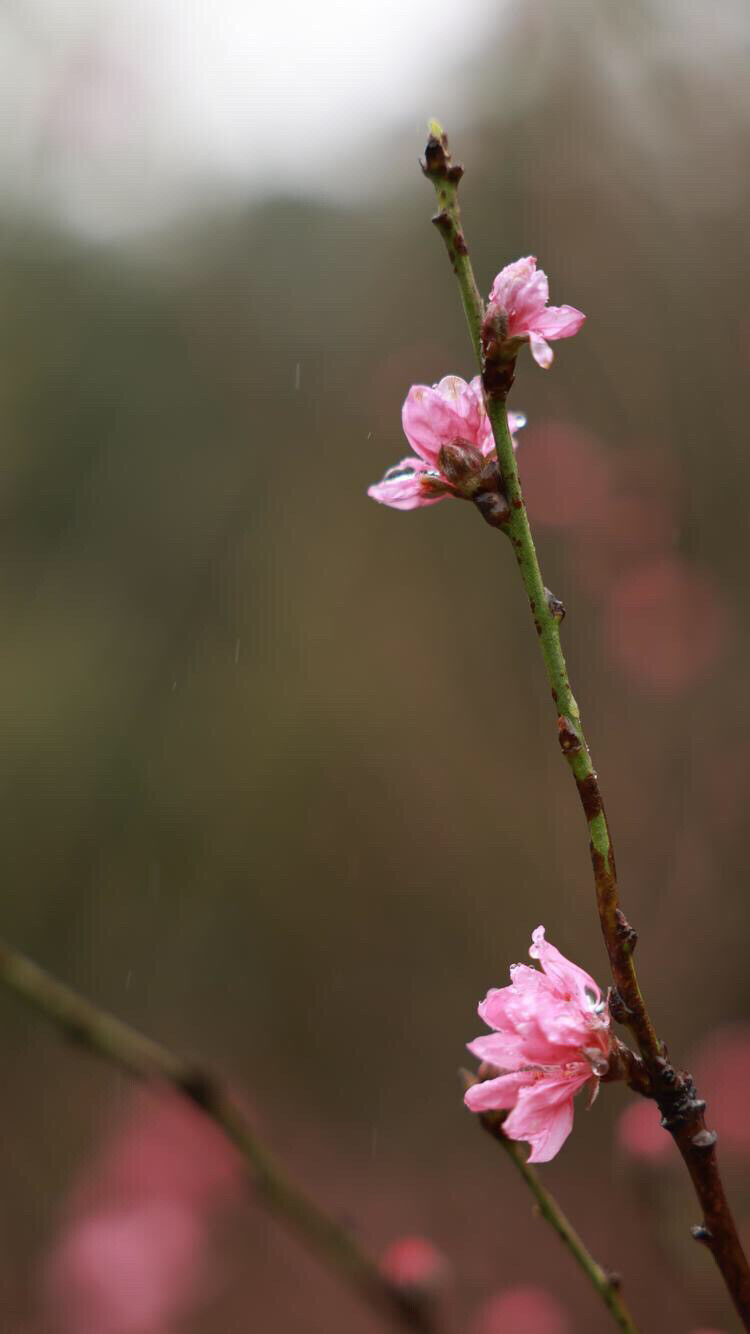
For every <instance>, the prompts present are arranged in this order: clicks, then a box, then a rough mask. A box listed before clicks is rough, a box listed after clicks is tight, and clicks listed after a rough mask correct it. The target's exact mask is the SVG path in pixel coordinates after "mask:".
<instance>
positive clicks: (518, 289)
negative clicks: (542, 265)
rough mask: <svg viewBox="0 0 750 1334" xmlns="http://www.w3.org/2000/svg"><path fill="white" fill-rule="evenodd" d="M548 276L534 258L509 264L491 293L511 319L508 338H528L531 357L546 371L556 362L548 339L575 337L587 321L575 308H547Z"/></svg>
mask: <svg viewBox="0 0 750 1334" xmlns="http://www.w3.org/2000/svg"><path fill="white" fill-rule="evenodd" d="M548 300H549V284H548V282H547V275H546V273H544V271H543V270H542V269H537V267H536V260H535V259H534V257H533V255H527V256H526V258H525V259H517V260H516V261H515V263H514V264H506V266H505V268H504V269H502V270H501V272H500V273H498V275H497V277H496V279H495V281H494V283H493V284H492V291H491V293H490V306H491V307H492V306H495V307H496V308H497V309H498V311H499V312H502V314H503V315H504V316H505V319H506V320H507V329H508V338H509V339H513V338H528V340H529V345H530V348H531V355H532V357H533V358H534V360H535V361H536V362H537V364H538V365H539V366H542V367H544V368H545V369H546V367H548V366H549V365H550V364H551V362H552V349H551V347H549V345H548V343H547V341H546V340H547V339H548V338H552V339H554V338H571V337H572V336H573V334H575V333H577V332H578V330H579V329H580V327H581V325H582V324H583V321H584V319H585V318H586V317H585V315H584V314H583V312H582V311H580V310H576V308H575V307H574V306H549V307H548V306H547V301H548Z"/></svg>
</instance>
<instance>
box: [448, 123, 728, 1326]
mask: <svg viewBox="0 0 750 1334" xmlns="http://www.w3.org/2000/svg"><path fill="white" fill-rule="evenodd" d="M422 170H423V171H424V173H425V175H426V176H428V177H429V178H430V180H431V181H432V183H433V185H434V186H435V190H436V192H437V196H438V203H439V205H440V212H439V214H438V217H437V219H433V221H436V222H439V228H440V232H441V235H442V237H443V240H444V241H445V244H446V248H447V250H448V255H449V258H450V259H451V262H452V264H453V267H454V270H455V272H456V276H457V278H458V281H459V287H460V291H461V299H462V302H463V306H464V310H465V311H466V318H467V322H468V325H469V332H470V334H471V341H472V344H473V347H474V353H475V356H476V358H477V363H478V365H479V370H480V372H481V375H482V382H483V385H484V391H485V398H486V402H487V412H488V414H489V418H490V422H491V425H492V431H493V435H494V437H495V445H496V447H497V459H498V467H499V469H500V473H501V476H502V483H503V490H504V492H505V497H506V499H507V502H508V511H507V515H504V517H503V521H502V523H501V524H498V525H497V526H499V527H502V529H503V531H504V532H505V533H506V534H507V536H508V537H509V538H510V541H511V544H512V546H513V551H514V554H515V557H516V561H517V564H518V568H519V571H520V574H521V579H522V581H523V585H524V588H525V590H526V594H527V597H528V599H529V606H530V608H531V614H532V617H533V619H534V625H535V627H536V631H537V634H538V636H539V643H540V648H541V651H542V658H543V659H544V666H545V670H546V673H547V680H548V683H549V687H550V691H551V693H552V700H553V703H554V705H555V709H556V712H557V726H558V738H559V742H560V746H561V748H562V751H563V754H564V756H565V759H566V760H567V763H568V766H569V768H570V770H571V772H572V774H573V777H574V779H575V783H576V787H577V788H578V795H579V797H580V800H581V805H582V807H583V812H584V816H585V818H586V824H587V826H588V833H589V851H590V853H591V862H592V866H593V871H594V886H595V890H596V902H597V908H598V911H599V922H600V925H601V929H602V935H603V936H604V943H605V946H606V949H607V953H608V955H609V963H610V969H611V972H612V978H613V981H614V984H615V985H614V991H613V993H612V1001H611V1010H612V1016H613V1018H614V1019H615V1020H616V1021H617V1022H618V1023H620V1024H623V1025H625V1026H626V1027H627V1028H628V1029H630V1032H631V1033H632V1034H633V1037H634V1038H635V1041H636V1043H637V1045H638V1050H639V1051H640V1053H641V1058H642V1062H643V1072H642V1073H643V1074H645V1076H646V1084H647V1088H648V1093H647V1096H649V1097H652V1098H654V1099H655V1101H656V1102H657V1104H658V1106H659V1110H660V1111H661V1114H662V1124H663V1125H664V1126H665V1128H666V1129H667V1130H669V1132H670V1134H671V1135H672V1137H673V1139H674V1140H675V1143H676V1144H677V1147H678V1149H679V1151H680V1153H681V1155H682V1158H683V1160H684V1162H685V1164H686V1166H687V1169H688V1172H689V1173H690V1178H691V1180H692V1182H693V1186H694V1188H695V1192H696V1195H697V1196H698V1200H699V1201H700V1205H701V1208H702V1210H703V1223H702V1224H701V1225H700V1226H699V1227H697V1228H694V1229H693V1235H694V1236H695V1237H696V1239H697V1240H699V1241H701V1242H703V1243H705V1245H706V1246H707V1247H708V1248H709V1250H710V1251H711V1253H712V1255H713V1257H714V1259H715V1261H716V1263H717V1265H718V1267H719V1269H720V1271H721V1274H722V1277H723V1279H724V1282H725V1283H726V1286H727V1288H728V1290H729V1293H730V1295H731V1297H732V1300H733V1302H734V1304H735V1307H736V1308H737V1311H738V1312H739V1314H740V1316H741V1317H742V1320H743V1322H744V1327H745V1329H748V1330H750V1267H749V1266H748V1262H747V1259H746V1257H745V1255H744V1252H743V1250H742V1246H741V1244H740V1239H739V1236H738V1233H737V1228H736V1225H735V1222H734V1218H733V1217H732V1212H731V1209H730V1207H729V1203H728V1201H727V1198H726V1194H725V1192H724V1187H723V1185H722V1182H721V1177H720V1175H719V1168H718V1164H717V1159H716V1135H715V1133H714V1132H713V1131H711V1130H708V1129H707V1128H706V1122H705V1117H704V1111H705V1106H706V1104H705V1103H704V1102H703V1100H702V1099H701V1098H698V1097H697V1094H696V1090H695V1085H694V1084H693V1081H692V1079H691V1078H690V1076H689V1075H686V1074H683V1073H682V1072H680V1071H677V1070H676V1069H675V1068H674V1067H673V1066H672V1065H671V1064H670V1063H669V1061H668V1060H667V1058H666V1054H665V1053H666V1048H665V1047H664V1045H663V1043H662V1042H660V1040H659V1038H658V1037H657V1035H656V1030H655V1029H654V1026H653V1023H652V1021H651V1018H650V1016H649V1013H648V1010H647V1008H646V1002H645V1000H644V998H643V995H642V993H641V989H640V986H639V983H638V976H637V973H636V969H635V964H634V962H633V950H634V948H635V944H636V940H637V936H636V933H635V931H633V929H632V927H631V926H630V924H629V922H628V921H627V919H626V917H625V915H624V913H623V912H622V910H621V908H620V898H619V889H618V883H617V870H616V867H615V855H614V848H613V846H612V838H611V835H610V831H609V824H608V822H607V817H606V814H605V811H604V802H603V800H602V794H601V790H600V788H599V781H598V779H597V776H596V772H595V770H594V766H593V763H592V760H591V753H590V751H589V747H588V744H587V742H586V737H585V735H584V731H583V726H582V723H581V715H580V711H579V708H578V705H577V703H576V700H575V697H574V695H573V692H572V690H571V688H570V681H569V679H568V670H567V666H566V663H565V657H564V654H563V650H562V645H561V642H560V621H561V619H562V615H561V605H560V603H559V602H558V601H557V599H555V598H553V597H552V596H551V595H550V594H549V593H548V591H547V589H546V588H545V586H544V580H543V579H542V572H541V569H540V566H539V560H538V557H537V554H536V549H535V547H534V540H533V537H532V533H531V527H530V525H529V519H528V515H527V513H526V506H525V504H524V499H523V492H522V490H521V482H520V479H519V476H518V467H517V465H516V459H515V454H514V451H513V441H512V439H511V434H510V430H509V427H508V416H507V411H506V406H505V400H506V397H507V392H508V389H509V388H510V385H511V384H512V382H513V371H514V363H512V362H511V363H508V362H507V360H505V361H502V360H495V359H494V358H493V344H492V331H491V330H487V329H485V327H484V324H483V320H484V307H483V305H482V299H481V297H480V295H479V291H478V288H477V285H476V281H475V279H474V275H473V272H472V267H471V260H470V258H469V253H468V248H467V245H466V240H465V237H464V233H463V227H462V224H461V213H460V209H459V205H458V183H459V181H460V179H461V177H462V175H463V169H462V168H461V167H459V166H458V164H456V163H453V161H452V158H451V154H450V151H449V148H448V140H447V137H446V135H445V134H444V133H443V131H442V130H441V128H440V126H438V125H432V126H431V133H430V138H429V140H428V143H427V148H426V150H425V160H424V162H423V164H422ZM457 257H459V258H460V264H459V262H458V258H457ZM488 323H489V321H488ZM477 327H479V329H480V339H479V345H477V338H476V330H477ZM641 1091H643V1090H641Z"/></svg>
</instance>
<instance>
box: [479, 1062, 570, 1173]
mask: <svg viewBox="0 0 750 1334" xmlns="http://www.w3.org/2000/svg"><path fill="white" fill-rule="evenodd" d="M506 1078H509V1079H512V1078H516V1076H513V1075H508V1076H506ZM591 1078H592V1074H591V1070H590V1068H589V1066H587V1065H576V1066H570V1067H568V1068H567V1069H566V1070H565V1071H562V1072H559V1073H555V1074H550V1075H545V1076H543V1078H541V1079H537V1080H536V1081H535V1082H534V1083H533V1084H529V1085H528V1086H527V1087H525V1088H520V1089H519V1091H518V1101H517V1103H516V1105H515V1107H514V1109H513V1111H512V1112H511V1113H510V1116H508V1117H507V1118H506V1120H505V1122H504V1123H503V1129H504V1131H505V1133H506V1135H508V1137H509V1138H510V1139H517V1140H525V1141H526V1143H528V1144H530V1145H531V1153H530V1154H529V1159H528V1161H529V1162H530V1163H548V1162H549V1161H550V1159H551V1158H554V1157H555V1154H556V1153H559V1151H560V1149H561V1148H562V1146H563V1144H564V1143H565V1141H566V1139H567V1138H568V1135H569V1134H570V1132H571V1130H572V1129H573V1098H574V1096H575V1094H576V1093H577V1092H578V1091H579V1089H581V1088H583V1085H584V1084H585V1083H586V1082H587V1081H588V1080H589V1079H591ZM492 1082H494V1081H492Z"/></svg>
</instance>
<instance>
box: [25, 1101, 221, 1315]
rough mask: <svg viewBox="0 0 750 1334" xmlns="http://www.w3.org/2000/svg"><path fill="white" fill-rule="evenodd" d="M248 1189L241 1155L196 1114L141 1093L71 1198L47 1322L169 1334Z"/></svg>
mask: <svg viewBox="0 0 750 1334" xmlns="http://www.w3.org/2000/svg"><path fill="white" fill-rule="evenodd" d="M245 1181H246V1177H245V1173H244V1170H243V1166H242V1160H241V1159H240V1157H239V1154H238V1153H237V1152H236V1150H235V1149H233V1148H232V1146H231V1145H230V1144H229V1143H228V1142H227V1141H226V1139H225V1138H224V1137H223V1136H222V1135H221V1133H220V1131H219V1130H218V1129H217V1127H216V1126H214V1125H213V1124H212V1123H211V1122H210V1121H209V1120H208V1118H207V1117H206V1116H204V1115H202V1113H201V1112H199V1111H198V1109H197V1108H194V1107H192V1106H191V1105H190V1104H189V1103H187V1102H186V1101H185V1100H184V1099H181V1098H179V1097H177V1096H176V1095H173V1094H169V1093H165V1094H159V1095H158V1096H155V1095H154V1094H153V1092H151V1091H149V1092H147V1093H145V1094H144V1093H140V1092H139V1093H138V1094H136V1095H135V1096H134V1097H133V1099H132V1102H131V1106H130V1109H129V1113H128V1116H127V1117H126V1119H125V1121H124V1123H123V1124H122V1126H121V1127H119V1128H118V1130H117V1132H116V1133H115V1134H114V1135H113V1137H112V1139H111V1140H110V1142H109V1143H108V1144H106V1145H105V1146H104V1149H103V1150H102V1152H101V1153H100V1154H98V1155H97V1156H96V1157H95V1158H94V1160H93V1161H92V1162H91V1163H90V1164H89V1165H87V1167H86V1168H85V1169H84V1171H83V1173H82V1175H81V1178H80V1180H79V1181H78V1182H77V1183H76V1184H75V1186H74V1187H73V1190H72V1191H71V1194H70V1197H69V1199H68V1202H67V1207H66V1210H65V1217H64V1219H63V1224H62V1227H61V1230H60V1233H59V1236H58V1237H57V1239H56V1240H55V1242H54V1243H53V1246H52V1249H51V1251H50V1253H49V1255H48V1256H47V1259H46V1261H45V1262H44V1266H43V1270H42V1276H41V1282H40V1284H39V1293H40V1300H41V1315H42V1318H43V1319H44V1320H49V1319H51V1317H52V1315H53V1313H54V1318H55V1321H56V1324H55V1328H56V1329H57V1328H58V1327H59V1328H60V1330H61V1331H62V1332H63V1334H88V1331H89V1330H95V1331H96V1334H165V1327H166V1325H167V1323H168V1324H169V1326H170V1327H171V1324H172V1322H173V1320H175V1319H177V1318H178V1317H179V1316H180V1315H181V1314H184V1313H185V1312H186V1311H187V1310H189V1309H190V1307H191V1306H192V1305H193V1304H194V1303H195V1301H196V1300H198V1299H199V1298H200V1297H201V1295H202V1294H204V1292H205V1290H206V1286H207V1283H208V1281H209V1279H210V1276H211V1269H210V1265H209V1261H210V1258H211V1252H210V1246H209V1227H210V1224H211V1220H212V1218H213V1216H214V1215H215V1214H216V1212H217V1211H218V1210H220V1209H223V1208H227V1207H229V1206H231V1205H233V1204H235V1203H237V1202H239V1200H240V1199H241V1198H242V1196H243V1194H244V1189H245ZM45 1328H46V1326H45Z"/></svg>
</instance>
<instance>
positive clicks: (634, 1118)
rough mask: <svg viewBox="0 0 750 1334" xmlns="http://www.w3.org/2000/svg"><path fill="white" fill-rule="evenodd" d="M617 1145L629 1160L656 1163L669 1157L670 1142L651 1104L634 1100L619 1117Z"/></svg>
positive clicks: (669, 1137)
mask: <svg viewBox="0 0 750 1334" xmlns="http://www.w3.org/2000/svg"><path fill="white" fill-rule="evenodd" d="M616 1135H617V1142H618V1144H619V1145H620V1148H621V1149H624V1150H625V1152H626V1153H627V1154H629V1155H630V1156H631V1158H640V1159H641V1160H642V1161H643V1162H648V1163H657V1162H662V1161H663V1160H664V1158H669V1157H670V1146H671V1144H672V1138H671V1136H670V1135H669V1133H668V1132H667V1131H666V1130H664V1128H663V1127H662V1125H661V1121H660V1117H659V1112H658V1109H657V1107H656V1106H655V1104H654V1103H653V1102H646V1101H644V1100H642V1099H640V1098H639V1099H637V1100H634V1101H633V1102H631V1103H630V1104H629V1105H628V1106H627V1107H626V1108H625V1111H624V1112H622V1113H621V1115H620V1116H619V1118H618V1121H617V1130H616Z"/></svg>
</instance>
